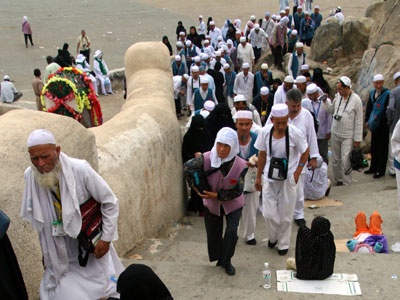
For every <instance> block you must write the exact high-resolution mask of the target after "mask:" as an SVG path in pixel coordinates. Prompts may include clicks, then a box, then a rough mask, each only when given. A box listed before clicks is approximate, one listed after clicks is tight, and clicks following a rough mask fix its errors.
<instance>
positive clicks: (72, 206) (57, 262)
mask: <svg viewBox="0 0 400 300" xmlns="http://www.w3.org/2000/svg"><path fill="white" fill-rule="evenodd" d="M27 146H28V152H29V155H30V159H31V162H32V166H30V167H28V168H27V169H26V171H25V190H24V196H23V200H22V207H21V218H23V219H25V220H27V221H29V222H30V223H31V225H32V227H33V228H34V229H36V230H37V231H38V234H39V241H40V246H41V248H42V253H43V263H44V267H45V271H44V274H43V278H42V281H41V284H40V299H41V300H47V299H57V300H64V299H65V300H67V299H82V300H93V299H102V298H108V297H117V298H118V293H117V292H116V284H115V282H113V281H112V280H111V279H110V276H116V277H118V275H119V274H120V273H121V272H122V271H123V266H122V264H121V262H120V261H119V258H118V256H117V253H116V251H115V249H114V246H113V245H112V241H114V240H116V239H117V235H118V233H117V220H118V212H119V208H118V199H117V197H116V196H115V194H114V193H113V192H112V190H111V189H110V187H109V186H108V185H107V183H106V182H105V181H104V179H103V178H102V177H101V176H100V175H99V174H98V173H96V171H94V170H93V169H92V168H91V166H90V165H89V164H88V162H87V161H84V160H79V159H75V158H71V157H68V156H67V155H66V154H64V153H63V152H61V148H60V146H57V145H56V141H55V138H54V136H53V134H52V133H51V132H50V131H48V130H46V129H38V130H35V131H33V132H32V133H31V134H30V135H29V138H28V142H27ZM90 198H93V199H94V200H95V201H97V202H99V203H101V214H102V224H103V225H102V235H101V237H100V239H99V240H98V242H97V244H96V245H95V248H94V251H93V253H90V254H89V259H88V263H87V265H86V267H81V266H80V265H79V261H78V254H79V250H78V244H79V243H78V240H77V236H78V234H79V233H80V231H81V227H82V217H81V213H80V205H81V204H83V203H85V202H86V201H87V200H88V199H90Z"/></svg>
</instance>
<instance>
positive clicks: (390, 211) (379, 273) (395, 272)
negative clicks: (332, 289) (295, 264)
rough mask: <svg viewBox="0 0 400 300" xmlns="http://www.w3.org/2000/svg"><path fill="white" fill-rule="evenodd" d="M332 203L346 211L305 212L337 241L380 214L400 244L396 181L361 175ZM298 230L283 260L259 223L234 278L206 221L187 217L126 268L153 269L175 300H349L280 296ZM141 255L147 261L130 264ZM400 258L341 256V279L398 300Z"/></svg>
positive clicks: (338, 190)
mask: <svg viewBox="0 0 400 300" xmlns="http://www.w3.org/2000/svg"><path fill="white" fill-rule="evenodd" d="M329 198H330V199H335V200H340V201H342V202H343V206H338V207H320V208H318V209H312V210H311V209H308V208H306V209H305V213H306V220H307V223H308V224H310V223H311V221H312V219H313V218H314V217H315V216H325V217H326V218H328V219H329V220H330V222H331V224H332V232H333V234H334V237H335V240H345V239H350V238H352V235H353V233H354V231H355V225H354V217H355V215H356V214H357V213H358V212H359V211H364V212H365V213H366V215H367V218H368V219H369V215H370V214H371V213H372V212H373V211H374V210H377V211H378V212H379V213H380V214H381V216H382V219H383V224H382V228H383V232H384V234H385V235H386V237H387V239H388V242H389V245H390V246H391V245H392V244H394V243H395V242H397V241H400V233H399V228H400V219H399V211H398V208H397V190H396V181H395V179H393V178H391V177H389V176H385V177H383V178H381V179H377V180H376V179H373V178H372V176H370V175H364V174H363V173H359V172H355V174H354V182H353V184H352V185H351V186H342V187H336V186H334V187H332V190H331V194H330V197H329ZM297 228H298V227H297V225H296V224H294V223H293V227H292V237H291V247H290V250H289V253H288V255H286V256H284V257H282V256H279V255H278V253H277V251H276V250H271V249H269V248H268V247H267V245H266V243H267V236H266V229H265V223H264V220H263V217H262V216H261V215H260V214H259V215H258V217H257V229H256V239H257V241H258V243H257V245H256V246H248V245H247V244H245V242H244V239H243V238H242V232H241V231H240V230H239V232H240V239H239V241H238V244H237V247H236V252H235V256H234V257H233V260H232V264H233V265H234V266H235V267H236V275H235V276H228V275H226V274H225V272H224V270H223V269H222V268H220V267H216V266H215V263H210V262H209V261H208V256H207V247H206V233H205V228H204V221H203V218H201V217H185V218H184V219H183V220H182V222H181V223H177V224H174V225H173V226H172V227H171V234H170V235H169V236H167V237H157V238H154V239H148V240H146V241H144V242H143V243H141V244H139V245H137V246H136V247H135V248H134V249H132V251H131V252H130V253H128V254H127V255H126V258H125V259H124V260H123V263H124V265H129V264H131V263H144V264H147V265H149V266H151V267H152V268H153V269H154V270H155V272H156V273H157V274H158V275H159V276H160V277H161V279H162V280H163V281H164V282H165V284H166V285H167V286H168V288H169V289H170V291H171V293H172V295H173V296H174V299H178V300H179V299H348V296H337V295H320V294H300V293H284V292H278V291H277V290H276V274H275V270H278V269H285V268H286V259H287V258H288V257H294V244H295V241H296V234H297ZM136 254H138V255H140V256H141V257H142V258H143V259H142V260H136V259H129V258H128V257H136V256H135V255H136ZM399 260H400V254H399V253H394V252H391V253H390V254H359V253H350V252H337V255H336V262H335V273H355V274H357V276H358V278H359V282H360V286H361V291H362V296H361V298H362V299H398V291H399V280H400V278H399V279H397V276H400V271H399V267H398V266H399ZM266 261H268V262H269V264H270V269H271V270H272V271H273V277H272V283H273V287H272V288H271V289H270V290H264V289H263V288H262V287H261V286H262V284H263V278H262V275H261V274H262V270H263V265H264V262H266Z"/></svg>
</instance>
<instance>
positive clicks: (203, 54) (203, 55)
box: [200, 53, 208, 60]
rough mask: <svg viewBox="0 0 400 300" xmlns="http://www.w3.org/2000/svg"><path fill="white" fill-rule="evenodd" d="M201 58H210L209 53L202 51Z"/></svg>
mask: <svg viewBox="0 0 400 300" xmlns="http://www.w3.org/2000/svg"><path fill="white" fill-rule="evenodd" d="M200 58H201V60H207V59H208V54H207V53H201V54H200Z"/></svg>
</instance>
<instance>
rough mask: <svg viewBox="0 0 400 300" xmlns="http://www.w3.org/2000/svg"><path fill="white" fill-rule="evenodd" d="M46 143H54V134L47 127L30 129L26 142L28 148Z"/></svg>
mask: <svg viewBox="0 0 400 300" xmlns="http://www.w3.org/2000/svg"><path fill="white" fill-rule="evenodd" d="M47 144H52V145H56V139H55V138H54V135H53V134H52V133H51V132H50V131H49V130H47V129H36V130H34V131H32V132H31V134H30V135H29V137H28V141H27V143H26V145H27V147H28V148H31V147H33V146H38V145H47Z"/></svg>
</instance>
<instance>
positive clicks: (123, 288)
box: [117, 264, 174, 300]
mask: <svg viewBox="0 0 400 300" xmlns="http://www.w3.org/2000/svg"><path fill="white" fill-rule="evenodd" d="M117 291H118V292H119V293H120V294H121V296H120V300H173V299H174V298H172V296H171V293H170V292H169V290H168V288H167V287H166V286H165V284H164V283H163V282H162V281H161V279H160V278H159V277H158V276H157V274H156V273H154V272H153V270H152V269H151V268H150V267H148V266H146V265H142V264H132V265H130V266H129V267H127V268H126V269H125V271H124V272H122V273H121V275H120V276H119V278H118V282H117Z"/></svg>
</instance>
